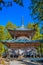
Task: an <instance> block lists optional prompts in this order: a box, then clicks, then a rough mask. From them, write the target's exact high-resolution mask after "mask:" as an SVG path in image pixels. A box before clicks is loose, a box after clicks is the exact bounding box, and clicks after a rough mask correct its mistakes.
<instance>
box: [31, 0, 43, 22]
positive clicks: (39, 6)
mask: <svg viewBox="0 0 43 65" xmlns="http://www.w3.org/2000/svg"><path fill="white" fill-rule="evenodd" d="M30 8H31V10H32V13H31V15H32V17H33V19H34V20H38V21H39V22H40V21H43V0H31V6H30Z"/></svg>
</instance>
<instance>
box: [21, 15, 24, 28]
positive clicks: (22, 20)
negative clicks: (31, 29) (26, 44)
mask: <svg viewBox="0 0 43 65" xmlns="http://www.w3.org/2000/svg"><path fill="white" fill-rule="evenodd" d="M21 22H22V26H21V28H24V17H23V16H22V21H21Z"/></svg>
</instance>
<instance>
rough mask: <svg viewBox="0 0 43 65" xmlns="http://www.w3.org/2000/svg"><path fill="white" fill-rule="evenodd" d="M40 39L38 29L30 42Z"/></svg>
mask: <svg viewBox="0 0 43 65" xmlns="http://www.w3.org/2000/svg"><path fill="white" fill-rule="evenodd" d="M40 39H42V34H40V29H39V28H38V29H37V31H36V33H35V34H34V36H33V38H32V40H40Z"/></svg>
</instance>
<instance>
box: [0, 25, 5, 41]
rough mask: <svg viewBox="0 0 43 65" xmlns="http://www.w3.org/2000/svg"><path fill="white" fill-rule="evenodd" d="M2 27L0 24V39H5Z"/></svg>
mask: <svg viewBox="0 0 43 65" xmlns="http://www.w3.org/2000/svg"><path fill="white" fill-rule="evenodd" d="M4 29H5V27H4V26H0V40H5V35H4Z"/></svg>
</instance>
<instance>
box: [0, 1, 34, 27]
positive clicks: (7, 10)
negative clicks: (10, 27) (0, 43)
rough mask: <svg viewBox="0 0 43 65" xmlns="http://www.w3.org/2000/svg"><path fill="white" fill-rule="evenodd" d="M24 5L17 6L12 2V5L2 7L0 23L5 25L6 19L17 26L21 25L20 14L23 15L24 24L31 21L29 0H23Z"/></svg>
mask: <svg viewBox="0 0 43 65" xmlns="http://www.w3.org/2000/svg"><path fill="white" fill-rule="evenodd" d="M23 2H24V7H21V6H19V5H18V4H16V3H13V6H12V7H3V10H2V11H0V25H3V26H5V25H6V24H7V22H8V21H11V22H12V23H13V24H16V25H17V26H21V20H22V16H23V17H24V25H27V24H28V23H33V22H34V21H33V19H32V17H31V15H30V13H31V10H29V9H28V6H30V2H31V1H30V0H28V2H27V0H24V1H23Z"/></svg>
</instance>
